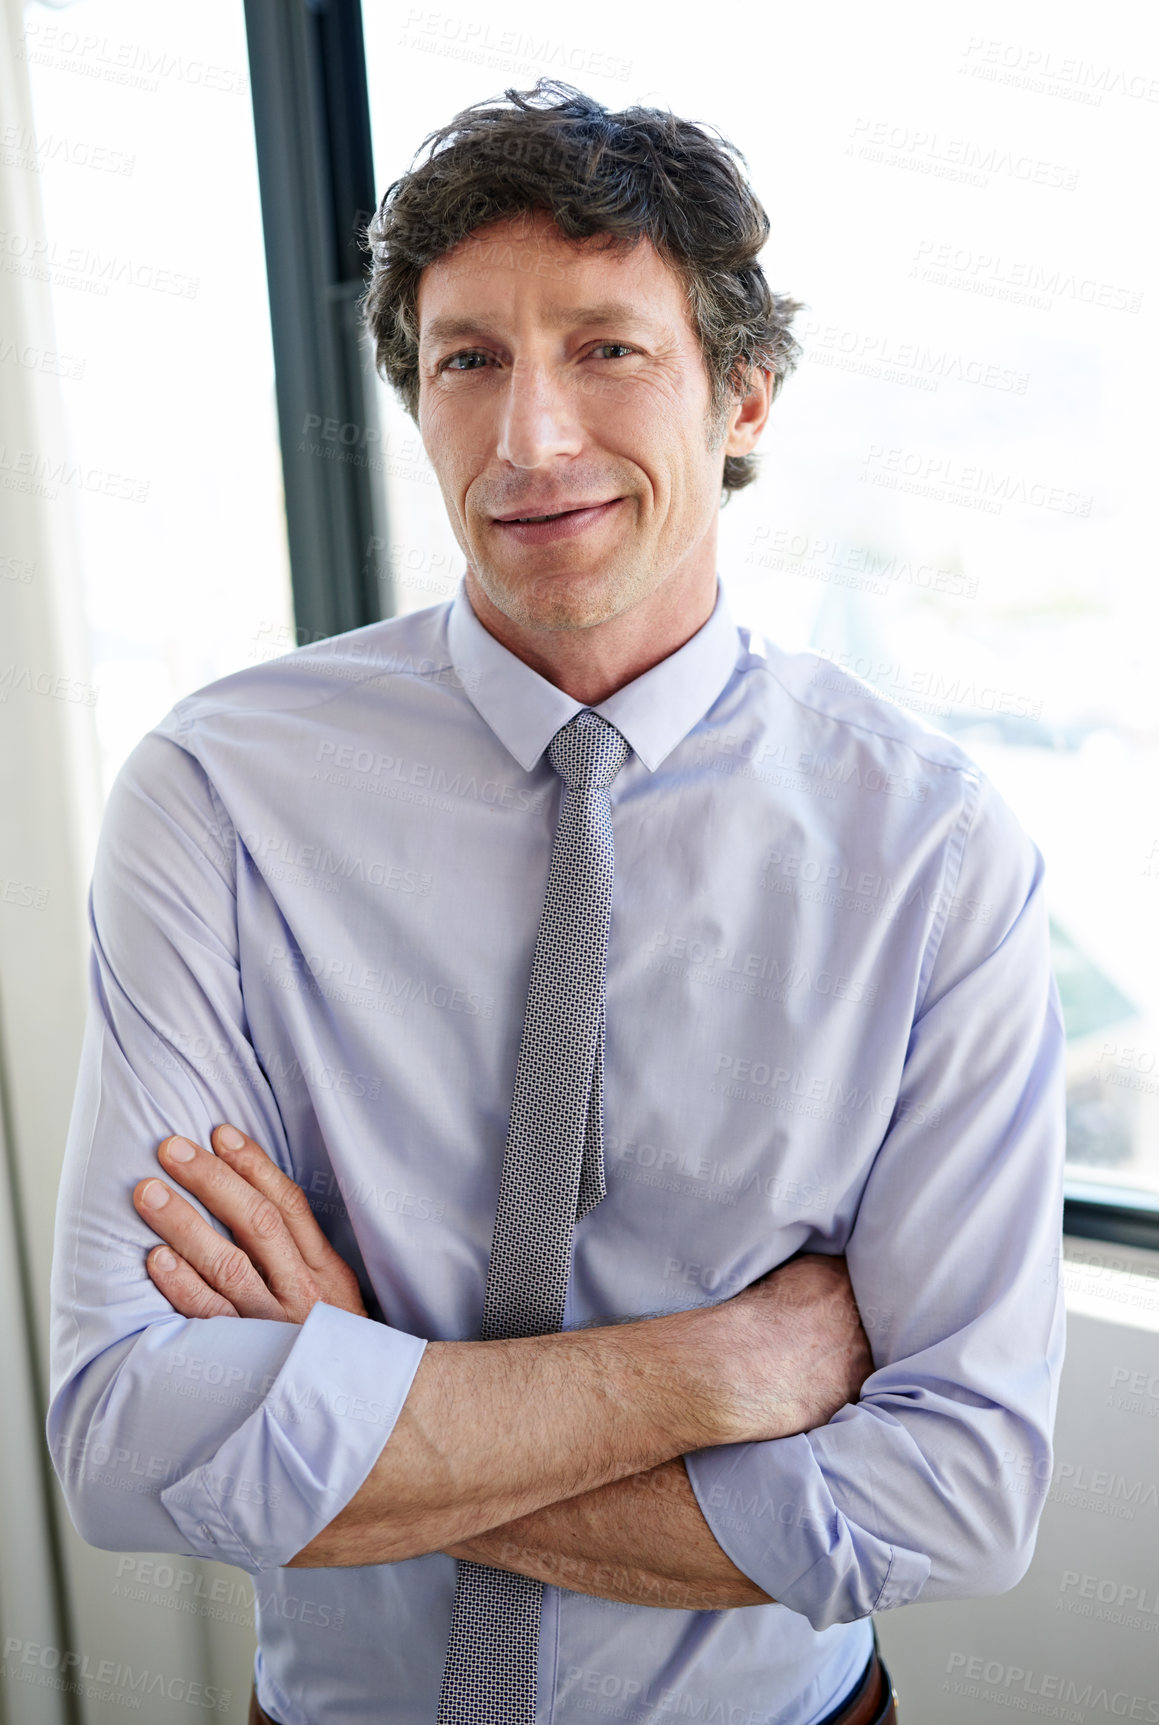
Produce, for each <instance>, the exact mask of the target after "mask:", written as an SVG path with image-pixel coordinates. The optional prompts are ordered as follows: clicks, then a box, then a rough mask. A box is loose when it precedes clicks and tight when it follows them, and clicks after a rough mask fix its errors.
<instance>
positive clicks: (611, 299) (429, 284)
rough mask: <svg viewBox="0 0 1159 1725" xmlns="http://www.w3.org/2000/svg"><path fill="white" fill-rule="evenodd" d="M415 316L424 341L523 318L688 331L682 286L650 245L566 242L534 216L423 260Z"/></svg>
mask: <svg viewBox="0 0 1159 1725" xmlns="http://www.w3.org/2000/svg"><path fill="white" fill-rule="evenodd" d="M417 310H418V318H419V332H420V340H423V341H428V342H429V341H432V340H439V339H444V338H445V337H448V336H454V335H455V334H461V333H465V331H466V328H467V325H468V324H469V323H471V322H472V321H473V320H476V319H479V318H481V317H483V316H486V317H487V318H488V319H494V318H495V317H502V316H511V317H518V316H519V315H520V314H523V315H533V316H535V317H536V318H537V319H538V320H539V321H542V322H547V323H549V324H553V325H564V324H572V323H575V322H577V321H578V322H593V323H595V322H604V321H609V320H610V321H621V322H622V321H624V319H625V318H626V317H628V316H632V317H634V318H635V320H636V321H638V322H640V323H645V322H648V323H663V324H665V325H670V324H671V323H672V322H673V321H674V320H677V321H680V322H683V323H685V324H687V325H688V326H689V327H691V326H690V323H689V316H688V310H687V297H686V294H685V289H684V284H683V282H682V280H681V278H680V276H679V275H678V274H677V272H676V271H675V270H674V269H673V268H672V267H671V265H669V264H667V263H666V262H665V261H664V259H663V258H661V256H660V254H659V253H658V252H657V250H656V248H655V247H654V246H653V244H652V242H651V241H650V240H648V239H646V238H643V237H642V238H640V239H638V240H637V241H635V242H634V243H630V244H624V243H623V242H620V243H614V244H613V243H610V236H609V235H607V234H593V235H592V236H591V237H590V238H588V239H584V240H578V241H577V240H570V239H568V238H567V237H566V236H565V235H564V234H562V233H561V232H560V230H559V228H558V227H557V226H556V224H555V222H554V221H553V220H552V218H551V216H550V215H548V214H547V212H546V211H541V210H533V211H524V212H521V213H520V214H519V215H516V216H510V217H505V218H503V220H501V221H496V222H489V223H487V224H486V225H484V226H482V227H479V228H476V229H474V230H473V232H471V233H470V234H468V235H467V236H466V238H465V239H463V240H460V241H459V243H458V245H456V246H454V247H453V248H452V249H451V250H450V251H448V252H444V254H443V255H442V256H441V257H439V258H436V259H435V261H434V262H433V263H431V264H428V265H427V267H426V268H425V269H424V270H423V273H422V275H421V277H420V279H419V288H418V296H417Z"/></svg>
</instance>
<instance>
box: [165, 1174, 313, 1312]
mask: <svg viewBox="0 0 1159 1725" xmlns="http://www.w3.org/2000/svg"><path fill="white" fill-rule="evenodd" d="M133 1204H134V1206H135V1208H136V1211H137V1214H138V1215H139V1216H140V1217H141V1218H142V1220H143V1221H145V1222H147V1223H148V1224H149V1226H150V1228H152V1229H153V1231H154V1233H156V1234H160V1236H161V1238H162V1240H164V1241H165V1243H166V1244H167V1245H169V1246H172V1248H173V1250H174V1251H175V1252H177V1253H178V1254H179V1255H180V1256H181V1257H182V1258H184V1259H185V1261H186V1263H188V1264H189V1265H191V1266H192V1268H193V1269H194V1270H195V1271H196V1272H197V1274H198V1275H199V1276H200V1277H201V1279H202V1280H203V1281H204V1282H206V1283H207V1284H208V1285H209V1287H211V1288H212V1289H213V1290H214V1291H215V1292H216V1293H218V1294H220V1295H221V1296H222V1297H223V1298H224V1299H226V1300H228V1301H229V1302H230V1304H231V1305H232V1306H233V1307H234V1309H235V1311H236V1313H237V1315H238V1317H242V1318H279V1319H282V1320H283V1321H284V1320H285V1316H286V1314H285V1311H284V1310H283V1308H282V1305H281V1303H280V1301H279V1300H277V1299H275V1297H274V1295H273V1294H272V1293H271V1292H270V1290H269V1289H268V1288H267V1287H266V1284H265V1283H264V1282H263V1281H262V1279H261V1277H260V1276H259V1275H258V1273H257V1271H256V1270H255V1269H254V1267H253V1265H252V1264H251V1263H250V1260H249V1259H248V1258H247V1257H246V1254H245V1253H244V1252H243V1251H242V1250H241V1248H240V1247H239V1246H236V1245H234V1243H233V1242H232V1241H231V1240H225V1239H223V1238H222V1236H221V1235H220V1234H219V1233H218V1232H217V1230H216V1229H215V1228H211V1227H210V1225H209V1223H208V1222H207V1221H206V1220H205V1218H204V1217H203V1216H199V1215H198V1213H197V1211H196V1210H195V1209H194V1208H193V1205H192V1204H187V1203H186V1201H185V1199H184V1198H182V1197H181V1196H180V1194H179V1193H177V1192H174V1191H173V1190H172V1189H171V1188H170V1187H168V1186H166V1185H165V1183H164V1181H162V1180H156V1179H147V1180H138V1182H137V1184H136V1185H135V1186H134V1188H133Z"/></svg>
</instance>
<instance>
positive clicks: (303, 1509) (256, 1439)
mask: <svg viewBox="0 0 1159 1725" xmlns="http://www.w3.org/2000/svg"><path fill="white" fill-rule="evenodd" d="M426 1345H427V1344H426V1342H425V1340H424V1339H423V1338H422V1337H420V1336H411V1335H407V1334H406V1332H405V1331H402V1330H395V1329H391V1328H390V1326H389V1325H387V1324H377V1323H374V1322H373V1321H372V1320H371V1319H369V1318H360V1317H357V1316H356V1315H355V1314H354V1313H353V1312H344V1311H340V1310H339V1309H338V1307H337V1306H328V1305H326V1304H325V1303H324V1302H322V1301H319V1303H318V1304H317V1305H316V1306H315V1307H314V1308H313V1310H312V1311H311V1312H310V1314H309V1316H308V1317H307V1319H306V1322H305V1323H304V1324H303V1325H302V1326H301V1330H300V1332H299V1335H298V1337H297V1339H296V1341H295V1343H294V1346H293V1347H292V1348H291V1349H290V1352H289V1354H288V1355H287V1357H286V1361H285V1364H284V1365H283V1366H282V1369H281V1371H280V1372H279V1373H278V1375H277V1377H276V1378H275V1379H274V1382H273V1385H272V1386H271V1388H270V1392H269V1394H268V1395H267V1396H266V1399H265V1400H264V1402H263V1403H262V1405H261V1407H260V1408H258V1409H256V1411H255V1412H254V1413H252V1414H251V1415H250V1416H249V1418H248V1419H247V1420H245V1421H244V1422H243V1424H242V1425H240V1426H239V1427H238V1429H237V1431H235V1432H233V1433H231V1435H230V1436H229V1437H228V1438H227V1439H226V1440H225V1442H224V1443H223V1444H222V1445H221V1446H220V1448H219V1449H218V1450H217V1451H216V1453H215V1454H214V1456H213V1457H212V1459H211V1460H210V1461H208V1462H206V1463H205V1464H204V1465H203V1466H201V1467H198V1468H194V1470H193V1471H192V1472H191V1473H187V1474H185V1475H183V1477H182V1478H181V1479H178V1480H175V1481H174V1482H173V1484H172V1485H170V1486H167V1487H166V1489H165V1490H164V1491H163V1492H162V1493H161V1502H162V1503H163V1504H164V1506H165V1508H166V1509H167V1510H168V1512H169V1514H170V1515H171V1516H172V1518H173V1520H174V1522H175V1523H176V1524H177V1526H178V1528H179V1529H180V1530H181V1532H182V1534H183V1535H184V1536H185V1538H186V1539H187V1540H188V1541H189V1543H190V1546H191V1547H192V1552H193V1554H194V1555H196V1556H198V1557H207V1558H214V1559H216V1560H217V1561H218V1562H221V1563H232V1564H235V1565H236V1566H237V1567H238V1568H239V1569H244V1570H247V1571H248V1572H249V1573H250V1574H251V1575H260V1574H261V1573H262V1572H263V1571H264V1570H267V1569H281V1568H283V1567H284V1566H285V1565H286V1564H287V1563H288V1562H289V1560H290V1558H292V1557H293V1556H295V1555H296V1553H297V1552H299V1551H301V1550H302V1548H303V1547H304V1546H306V1545H309V1543H310V1541H311V1540H312V1539H313V1538H314V1537H315V1535H316V1534H318V1533H320V1532H321V1531H322V1529H323V1528H324V1527H327V1526H328V1525H329V1523H330V1522H331V1521H333V1519H334V1517H335V1516H336V1515H337V1514H338V1512H339V1510H341V1509H344V1508H345V1507H346V1505H347V1504H348V1503H349V1502H350V1500H351V1498H352V1497H353V1496H354V1495H355V1493H356V1492H357V1491H358V1489H359V1487H360V1486H361V1485H362V1484H363V1483H364V1481H365V1480H366V1478H367V1476H368V1474H369V1473H370V1470H371V1469H372V1467H373V1466H374V1464H375V1462H376V1461H377V1460H378V1457H379V1455H380V1454H381V1453H382V1450H383V1447H384V1446H385V1444H386V1441H387V1439H388V1438H389V1437H390V1434H391V1432H392V1431H393V1430H394V1424H395V1421H396V1420H397V1418H398V1416H399V1413H400V1411H401V1409H402V1405H403V1402H404V1401H405V1400H406V1398H407V1395H408V1393H409V1391H410V1386H411V1383H412V1381H413V1379H414V1375H415V1372H416V1371H417V1370H418V1364H419V1361H420V1359H421V1358H422V1356H423V1351H424V1349H425V1348H426Z"/></svg>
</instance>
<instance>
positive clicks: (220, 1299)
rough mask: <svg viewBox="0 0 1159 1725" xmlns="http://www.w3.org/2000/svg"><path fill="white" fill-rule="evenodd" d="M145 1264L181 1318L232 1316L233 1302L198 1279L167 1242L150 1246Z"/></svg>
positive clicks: (234, 1314) (234, 1307) (235, 1309)
mask: <svg viewBox="0 0 1159 1725" xmlns="http://www.w3.org/2000/svg"><path fill="white" fill-rule="evenodd" d="M145 1268H146V1270H148V1272H149V1275H150V1276H151V1277H152V1279H153V1282H154V1283H155V1285H156V1286H157V1287H158V1288H159V1289H160V1291H161V1293H162V1294H164V1296H165V1298H166V1299H167V1300H168V1302H169V1304H170V1305H171V1306H172V1307H173V1310H174V1311H175V1312H180V1313H181V1316H182V1317H183V1318H236V1317H239V1316H240V1315H241V1314H240V1313H239V1312H238V1309H237V1307H236V1306H235V1305H233V1304H231V1302H230V1301H229V1300H227V1299H225V1298H224V1296H223V1295H221V1294H218V1293H215V1292H214V1290H213V1289H212V1288H211V1287H209V1285H208V1284H207V1283H205V1282H203V1281H202V1279H201V1277H200V1276H199V1275H198V1274H197V1271H196V1270H195V1269H194V1268H193V1265H192V1264H187V1263H186V1261H185V1259H184V1258H179V1257H178V1255H177V1253H176V1252H174V1251H173V1250H172V1248H171V1247H169V1246H154V1248H153V1250H152V1251H151V1252H150V1253H149V1255H148V1257H147V1258H146V1259H145Z"/></svg>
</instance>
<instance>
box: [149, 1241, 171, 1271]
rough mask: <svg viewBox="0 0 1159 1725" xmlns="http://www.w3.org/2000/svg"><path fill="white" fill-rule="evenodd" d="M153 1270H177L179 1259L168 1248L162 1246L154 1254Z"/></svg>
mask: <svg viewBox="0 0 1159 1725" xmlns="http://www.w3.org/2000/svg"><path fill="white" fill-rule="evenodd" d="M153 1268H154V1269H155V1270H175V1269H176V1268H177V1259H176V1258H175V1257H174V1256H173V1253H172V1252H171V1251H170V1250H169V1248H168V1246H161V1247H159V1248H158V1250H157V1251H156V1252H154V1253H153Z"/></svg>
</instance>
